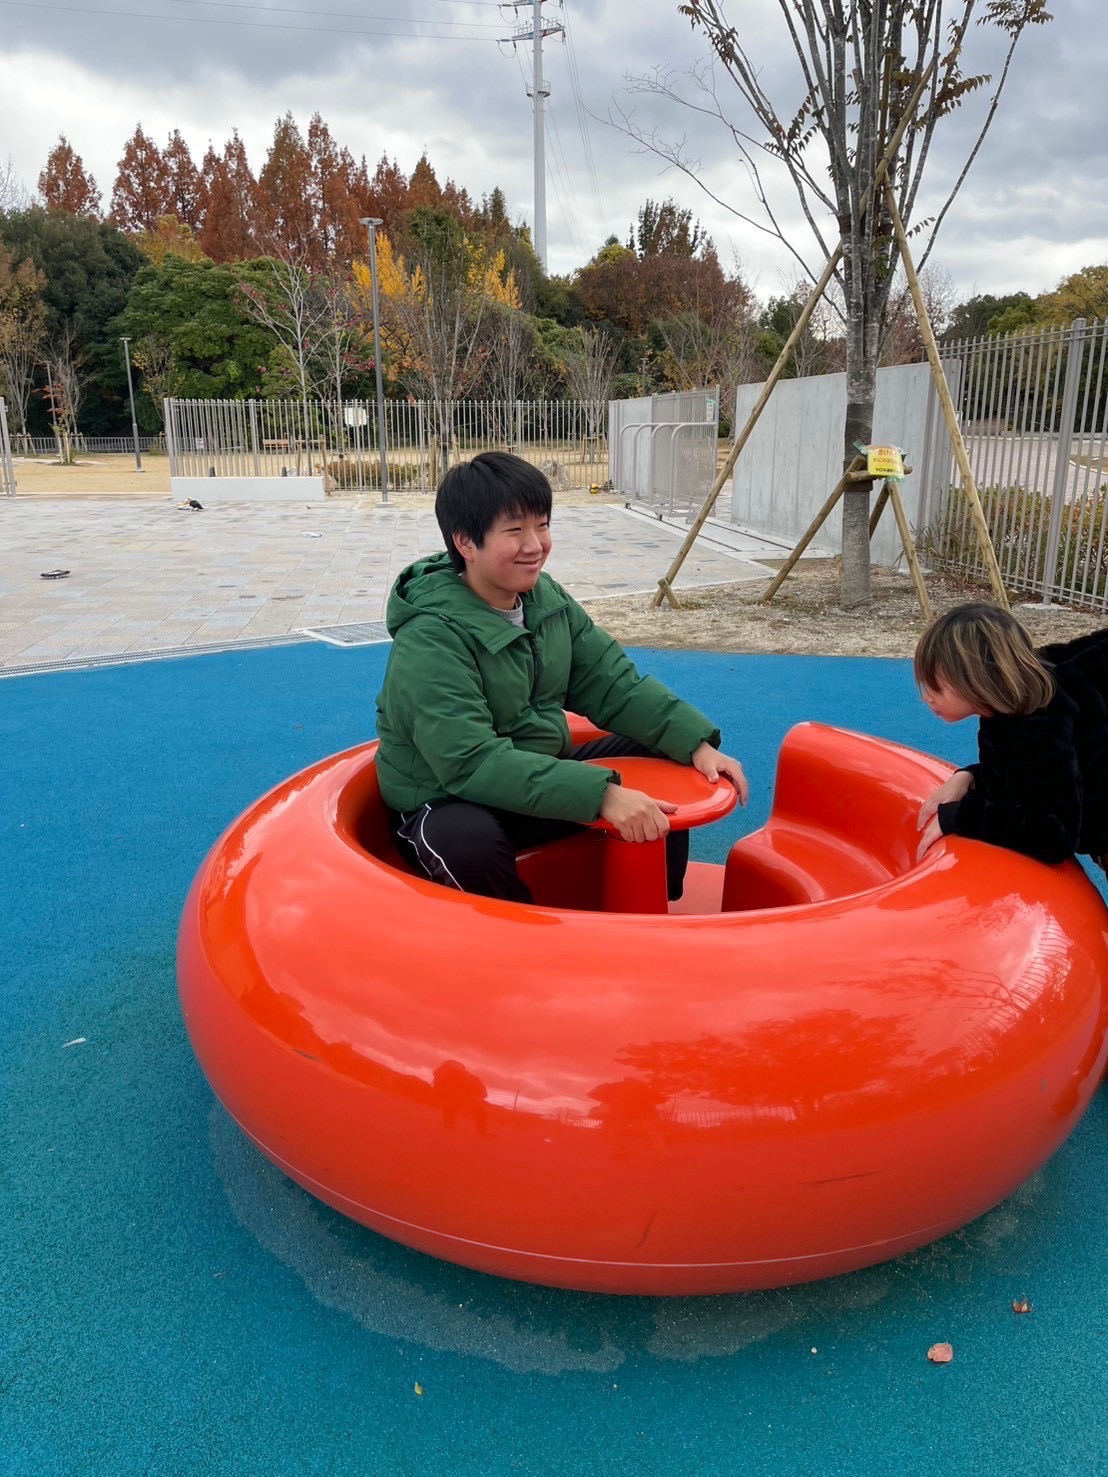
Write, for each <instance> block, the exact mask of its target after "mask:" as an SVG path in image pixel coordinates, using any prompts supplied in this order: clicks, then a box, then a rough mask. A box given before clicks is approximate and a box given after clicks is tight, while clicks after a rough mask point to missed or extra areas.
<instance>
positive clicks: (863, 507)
mask: <svg viewBox="0 0 1108 1477" xmlns="http://www.w3.org/2000/svg"><path fill="white" fill-rule="evenodd" d="M876 386H877V335H876V333H875V332H873V331H867V330H866V329H865V328H864V327H863V315H862V313H861V312H860V311H859V312H851V314H850V316H849V321H848V323H847V333H846V423H845V426H844V428H843V466H844V467H846V466H848V465H849V464H850V462H851V461H852V460H853V458H854V457H855V456H857V454H858V447H859V446H868V445H869V443H870V438H871V437H872V435H873V400H874V394H875V392H876ZM872 486H873V483H872V482H855V483H852V484H850V485H849V486H848V487H847V489H846V492H845V493H844V494H843V505H842V506H843V534H842V572H841V576H840V601H841V604H842V607H843V609H844V610H853V609H854V608H855V607H856V606H859V605H868V604H869V602H870V599H871V589H870V577H869V563H870V560H869V496H870V489H871V488H872Z"/></svg>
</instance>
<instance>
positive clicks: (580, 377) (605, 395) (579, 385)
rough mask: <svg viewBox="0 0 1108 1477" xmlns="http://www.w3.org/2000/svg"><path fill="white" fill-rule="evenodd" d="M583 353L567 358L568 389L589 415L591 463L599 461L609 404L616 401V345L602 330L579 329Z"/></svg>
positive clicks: (565, 368)
mask: <svg viewBox="0 0 1108 1477" xmlns="http://www.w3.org/2000/svg"><path fill="white" fill-rule="evenodd" d="M577 337H578V339H579V341H580V345H581V347H580V350H579V351H578V352H577V353H574V354H568V355H567V356H566V360H565V364H564V373H565V377H566V386H567V388H568V390H569V393H570V395H571V396H572V397H573V399H575V400H578V401H580V403H581V407H582V409H583V411H584V415H585V436H586V440H587V443H588V448H589V460H590V462H591V461H593V460H594V459H595V456H596V452H597V450H598V448H599V445H600V437H601V435H602V434H603V432H604V430H605V428H606V425H607V419H608V401H609V400H610V399H611V398H612V380H613V378H614V376H615V372H616V344H615V341H614V339H613V338H612V337H611V335H610V334H607V333H605V332H604V330H603V329H602V328H586V327H585V325H584V324H582V325H581V326H580V327H579V328H578V330H577Z"/></svg>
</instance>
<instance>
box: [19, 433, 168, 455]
mask: <svg viewBox="0 0 1108 1477" xmlns="http://www.w3.org/2000/svg"><path fill="white" fill-rule="evenodd" d="M11 439H12V446H13V449H14V450H15V451H16V452H17V453H18V454H19V455H21V456H60V455H61V454H62V438H61V436H28V435H27V434H26V432H20V433H18V434H17V435H15V436H13V437H12V438H11ZM138 444H139V450H140V451H164V449H165V437H164V436H161V435H158V436H140V437H139V438H138ZM134 449H135V440H134V437H133V436H83V435H76V436H70V437H69V450H70V451H71V452H80V453H81V454H83V455H87V456H122V455H128V454H130V453H133V452H134Z"/></svg>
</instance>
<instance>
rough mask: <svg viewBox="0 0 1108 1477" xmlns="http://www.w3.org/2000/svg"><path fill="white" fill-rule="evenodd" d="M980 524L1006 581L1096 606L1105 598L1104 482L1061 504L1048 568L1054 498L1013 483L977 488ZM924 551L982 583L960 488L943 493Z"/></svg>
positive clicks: (951, 569) (1107, 587) (1107, 579)
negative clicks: (1058, 528)
mask: <svg viewBox="0 0 1108 1477" xmlns="http://www.w3.org/2000/svg"><path fill="white" fill-rule="evenodd" d="M978 495H979V496H980V498H981V507H982V511H983V512H984V515H985V523H986V525H987V526H988V528H989V533H990V537H991V540H992V545H993V549H994V551H995V552H996V557H997V563H998V564H999V565H1000V570H1001V574H1002V575H1003V576H1004V580H1005V583H1006V584H1010V585H1012V586H1013V587H1015V588H1019V589H1024V590H1043V591H1045V590H1046V589H1048V588H1049V589H1050V590H1051V591H1052V592H1053V593H1055V594H1058V595H1062V596H1064V595H1066V594H1067V593H1068V592H1069V591H1073V597H1072V598H1074V599H1076V600H1080V601H1088V602H1090V603H1093V602H1095V603H1100V602H1101V601H1103V600H1104V598H1105V596H1106V595H1108V544H1106V536H1108V529H1106V528H1105V511H1106V506H1105V505H1106V501H1108V483H1102V484H1101V485H1100V487H1099V488H1098V489H1097V491H1096V492H1094V493H1091V494H1087V495H1085V496H1081V497H1075V498H1072V499H1071V500H1070V501H1069V502H1067V503H1066V504H1065V506H1064V507H1063V509H1062V524H1061V535H1060V537H1059V540H1058V552H1057V556H1056V558H1055V560H1054V567H1053V569H1051V570H1047V568H1046V560H1047V552H1048V549H1047V534H1048V530H1049V528H1050V517H1051V510H1052V507H1053V498H1052V497H1051V496H1050V494H1049V493H1042V492H1030V491H1028V489H1027V488H1026V487H1021V486H1019V485H1018V484H1017V485H1014V486H1011V487H982V488H979V489H978ZM921 550H922V552H923V553H924V554H925V555H926V557H927V559H928V560H929V561H930V562H931V563H933V564H936V565H941V566H942V567H943V568H945V569H946V570H948V571H949V572H951V573H953V574H964V575H965V576H967V577H968V578H973V579H974V580H980V579H982V578H984V577H985V575H986V571H985V566H984V563H983V561H982V558H981V550H980V547H979V545H978V542H977V534H976V532H975V530H974V526H973V518H972V516H971V513H970V506H969V500H968V499H967V497H966V494H965V491H964V490H963V489H962V488H961V487H952V488H950V489H949V490H948V492H947V495H946V498H945V500H944V503H943V508H942V511H941V512H940V514H939V516H938V517H937V518H936V520H935V522H934V523H932V524H931V525H930V527H928V528H927V529H925V530H924V532H923V535H922V538H921Z"/></svg>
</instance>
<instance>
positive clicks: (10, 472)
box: [0, 395, 15, 497]
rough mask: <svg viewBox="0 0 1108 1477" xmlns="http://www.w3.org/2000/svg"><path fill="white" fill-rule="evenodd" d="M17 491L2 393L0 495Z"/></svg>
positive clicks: (5, 405) (4, 495)
mask: <svg viewBox="0 0 1108 1477" xmlns="http://www.w3.org/2000/svg"><path fill="white" fill-rule="evenodd" d="M14 492H15V468H14V467H13V466H12V447H11V442H10V441H9V439H8V407H7V404H6V403H5V401H4V397H3V396H2V395H0V496H2V497H11V496H12V494H13V493H14Z"/></svg>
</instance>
